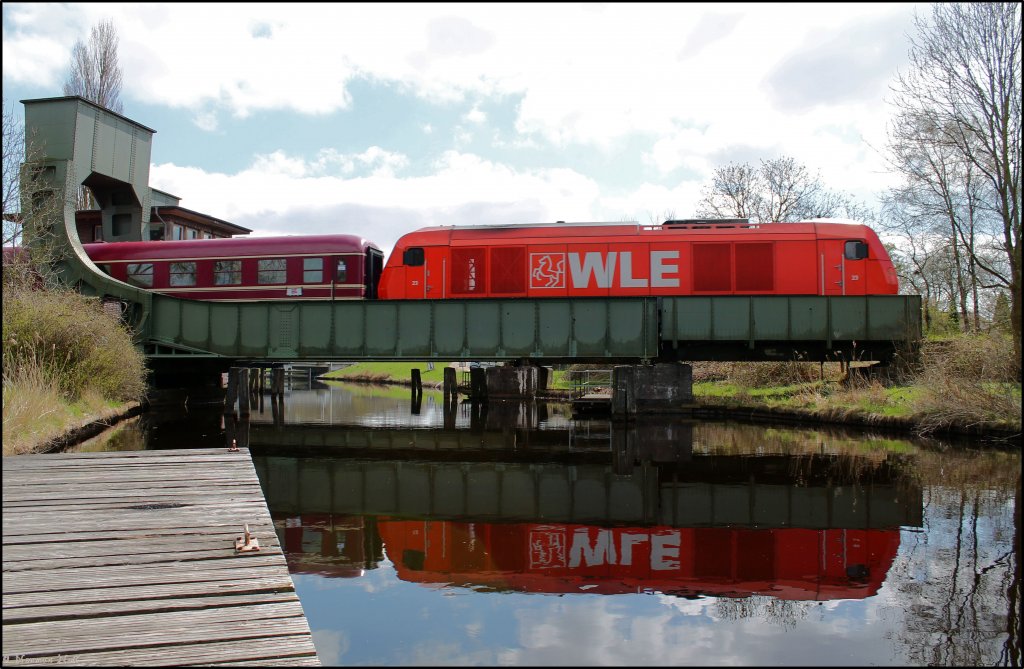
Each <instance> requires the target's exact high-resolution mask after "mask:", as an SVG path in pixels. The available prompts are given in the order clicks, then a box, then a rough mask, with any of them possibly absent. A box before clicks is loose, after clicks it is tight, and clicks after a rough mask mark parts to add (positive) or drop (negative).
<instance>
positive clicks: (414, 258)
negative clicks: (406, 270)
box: [402, 247, 423, 267]
mask: <svg viewBox="0 0 1024 669" xmlns="http://www.w3.org/2000/svg"><path fill="white" fill-rule="evenodd" d="M402 263H404V264H405V266H406V267H420V266H422V265H423V249H422V247H416V248H411V249H406V250H405V253H403V254H402Z"/></svg>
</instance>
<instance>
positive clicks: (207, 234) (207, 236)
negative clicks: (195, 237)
mask: <svg viewBox="0 0 1024 669" xmlns="http://www.w3.org/2000/svg"><path fill="white" fill-rule="evenodd" d="M203 239H213V235H212V234H210V233H209V232H205V233H203Z"/></svg>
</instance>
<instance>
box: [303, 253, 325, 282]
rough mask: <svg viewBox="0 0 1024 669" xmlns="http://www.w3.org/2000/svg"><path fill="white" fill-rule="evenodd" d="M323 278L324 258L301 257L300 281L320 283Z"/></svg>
mask: <svg viewBox="0 0 1024 669" xmlns="http://www.w3.org/2000/svg"><path fill="white" fill-rule="evenodd" d="M323 280H324V259H323V258H303V259H302V283H321V282H323Z"/></svg>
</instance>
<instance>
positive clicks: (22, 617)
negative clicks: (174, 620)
mask: <svg viewBox="0 0 1024 669" xmlns="http://www.w3.org/2000/svg"><path fill="white" fill-rule="evenodd" d="M76 600H77V596H76ZM298 600H299V596H298V595H296V594H295V593H294V592H274V591H268V592H256V593H252V592H250V593H245V594H240V595H223V596H216V597H213V596H205V595H204V596H201V597H181V596H178V597H174V598H163V599H150V598H142V599H135V600H127V601H124V600H118V601H116V602H89V603H86V604H83V603H79V602H78V601H69V602H68V603H66V604H51V605H48V606H20V607H5V608H4V610H3V619H4V622H31V621H44V620H59V619H67V618H74V619H77V618H96V617H101V616H110V615H122V614H125V613H167V612H170V611H184V610H193V609H208V608H214V607H216V608H224V607H227V606H238V605H241V604H248V605H253V604H275V603H287V602H297V601H298Z"/></svg>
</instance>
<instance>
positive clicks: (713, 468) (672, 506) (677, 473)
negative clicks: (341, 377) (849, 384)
mask: <svg viewBox="0 0 1024 669" xmlns="http://www.w3.org/2000/svg"><path fill="white" fill-rule="evenodd" d="M587 425H588V428H589V435H581V434H579V431H578V430H576V429H574V428H573V426H571V425H569V426H567V427H557V428H555V429H526V428H504V429H490V430H488V429H476V430H444V429H382V428H373V427H352V426H337V425H333V426H308V425H305V426H300V425H281V424H278V425H276V426H275V425H267V424H262V425H261V424H255V423H254V424H250V425H248V426H246V429H245V431H244V434H245V441H246V442H248V445H249V447H250V449H251V451H252V454H253V461H254V463H255V465H256V471H257V473H258V475H259V478H260V481H261V483H262V485H263V488H264V492H265V495H266V498H267V502H268V505H269V507H270V511H271V515H272V516H273V517H274V519H275V523H276V525H277V528H278V532H279V534H280V538H281V543H282V545H283V546H284V547H285V550H286V553H287V556H288V559H289V563H290V564H291V568H292V570H293V572H295V573H302V572H307V573H317V574H321V575H324V576H329V577H330V576H335V577H354V576H359V575H361V574H363V573H364V570H367V569H374V568H377V567H380V566H382V565H384V566H386V565H388V564H389V563H390V564H391V565H393V567H394V569H395V570H396V571H397V574H398V576H399V577H400V578H402V579H404V580H407V581H413V582H419V583H425V584H426V583H430V584H440V583H444V584H450V585H456V586H463V587H468V588H473V589H477V590H498V591H522V592H533V593H572V592H589V593H606V594H614V593H635V592H661V593H668V594H674V595H678V596H685V597H699V596H702V595H711V596H729V597H745V596H749V595H752V594H763V595H770V596H772V597H776V598H780V599H799V600H815V599H817V600H827V599H837V598H843V599H850V598H854V599H857V598H864V597H869V596H871V595H874V594H875V593H876V592H877V591H878V589H879V587H880V586H881V584H882V582H883V581H884V579H885V576H886V573H887V572H888V570H889V568H890V566H891V565H892V562H893V560H894V558H895V557H896V554H897V551H898V549H899V543H900V527H908V526H909V527H920V526H921V524H922V494H921V488H920V487H919V486H918V485H916V484H915V483H914V482H913V481H912V480H911V479H910V477H909V476H906V475H905V474H904V468H903V464H902V462H901V460H900V458H899V456H896V455H885V454H878V453H874V454H870V455H858V454H856V453H855V452H841V451H837V450H832V451H831V452H830V451H829V449H828V448H827V447H826V446H825V445H824V444H817V443H816V444H813V445H807V444H804V445H801V446H797V447H795V448H794V447H786V448H778V447H772V446H770V445H765V444H763V445H762V446H761V447H757V446H754V447H740V448H738V449H737V448H736V444H731V445H730V446H729V447H728V448H719V447H715V446H714V445H711V446H709V445H708V437H709V434H710V435H713V429H712V428H710V427H709V426H706V425H699V424H693V423H684V422H680V421H678V420H676V421H663V422H656V421H652V422H644V423H642V424H639V425H637V424H631V425H629V426H628V427H623V426H619V425H616V426H612V425H611V424H608V425H606V426H605V427H606V428H607V431H605V432H604V433H603V434H602V433H601V430H595V429H593V428H594V424H593V423H592V422H591V423H588V424H587ZM709 430H712V431H711V432H709ZM595 433H596V434H595ZM695 433H696V434H697V435H698V448H697V449H696V451H695V448H694V440H695V437H694V435H695ZM282 449H283V451H284V452H285V453H287V454H285V455H282V454H280V453H282ZM271 453H273V454H271ZM309 453H315V455H307V454H309Z"/></svg>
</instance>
